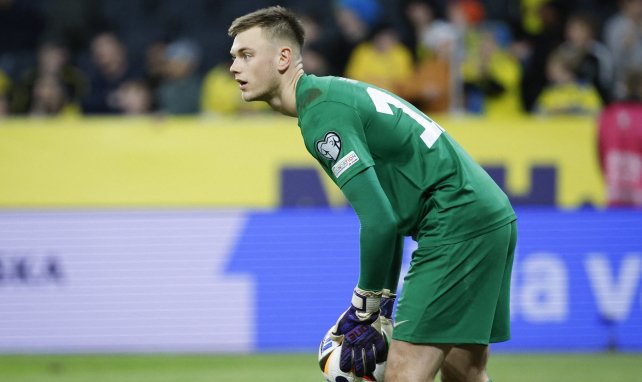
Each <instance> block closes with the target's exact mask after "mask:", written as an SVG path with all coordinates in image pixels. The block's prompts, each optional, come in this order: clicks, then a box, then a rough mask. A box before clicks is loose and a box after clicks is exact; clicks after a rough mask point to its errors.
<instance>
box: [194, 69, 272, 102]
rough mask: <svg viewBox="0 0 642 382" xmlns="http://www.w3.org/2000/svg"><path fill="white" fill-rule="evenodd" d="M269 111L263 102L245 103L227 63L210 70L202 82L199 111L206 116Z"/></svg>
mask: <svg viewBox="0 0 642 382" xmlns="http://www.w3.org/2000/svg"><path fill="white" fill-rule="evenodd" d="M261 110H269V106H268V105H267V104H266V103H264V102H245V101H243V98H241V93H240V92H239V84H238V83H237V82H236V81H235V80H234V76H233V75H232V73H231V72H230V66H229V64H228V63H224V64H219V65H217V66H215V67H214V68H212V69H210V71H208V72H207V75H206V76H205V79H204V80H203V88H202V93H201V111H202V112H203V113H206V114H222V115H223V114H237V113H247V112H256V111H261Z"/></svg>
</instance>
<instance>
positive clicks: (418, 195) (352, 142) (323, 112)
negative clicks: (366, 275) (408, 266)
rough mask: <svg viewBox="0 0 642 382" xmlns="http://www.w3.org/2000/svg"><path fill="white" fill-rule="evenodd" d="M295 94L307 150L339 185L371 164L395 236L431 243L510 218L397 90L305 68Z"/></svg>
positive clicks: (486, 180) (450, 143) (475, 171)
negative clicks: (306, 72) (316, 73)
mask: <svg viewBox="0 0 642 382" xmlns="http://www.w3.org/2000/svg"><path fill="white" fill-rule="evenodd" d="M296 100H297V113H298V118H299V126H300V128H301V134H302V136H303V141H304V143H305V146H306V148H307V149H308V151H309V152H310V154H312V156H314V157H315V158H316V159H317V161H318V162H319V163H320V164H321V167H322V168H323V169H324V170H325V171H326V173H327V174H328V176H330V178H332V180H333V181H334V182H335V183H336V184H337V185H338V186H339V187H344V185H346V184H347V183H348V181H349V180H350V179H352V178H353V177H355V176H356V175H357V174H359V173H361V172H363V171H364V170H365V169H366V168H369V167H373V168H374V171H375V173H376V176H377V179H378V182H379V184H380V186H381V189H382V190H383V192H384V193H385V195H386V197H387V199H388V201H389V203H390V205H391V207H392V210H393V211H394V215H395V217H396V219H397V222H398V232H399V234H400V235H403V236H413V237H414V238H415V239H416V240H418V241H419V244H420V245H423V246H436V245H443V244H449V243H456V242H460V241H462V240H466V239H469V238H472V237H474V236H476V235H479V234H482V233H484V232H488V231H491V230H493V229H495V228H497V227H499V226H501V225H504V224H506V223H508V222H510V221H512V220H514V218H515V216H514V212H513V210H512V208H511V206H510V203H509V201H508V198H507V197H506V195H505V194H504V193H503V192H502V191H501V189H500V188H499V187H498V186H497V185H496V184H495V182H493V180H492V179H491V178H490V177H489V176H488V174H487V173H486V172H485V171H484V170H483V169H482V168H481V167H480V166H479V165H478V164H477V163H475V162H474V161H473V160H472V159H471V158H470V157H469V156H468V155H467V154H466V153H465V152H464V151H463V149H462V148H461V147H460V146H459V145H458V144H457V143H456V142H455V141H454V140H453V139H452V138H451V137H450V136H449V135H448V134H447V133H446V132H445V131H443V129H441V127H440V126H439V125H437V124H436V123H435V122H434V121H432V120H431V119H430V118H428V117H427V116H425V115H424V114H423V113H421V112H420V111H419V110H417V109H416V108H415V107H413V106H412V105H410V104H409V103H407V102H405V101H403V100H402V99H400V98H398V97H397V96H395V95H393V94H391V93H388V92H386V91H384V90H381V89H378V88H375V87H373V86H370V85H367V84H364V83H361V82H358V81H353V80H347V79H342V78H338V77H315V76H313V75H303V76H302V77H301V78H300V79H299V81H298V83H297V90H296ZM391 281H392V279H391Z"/></svg>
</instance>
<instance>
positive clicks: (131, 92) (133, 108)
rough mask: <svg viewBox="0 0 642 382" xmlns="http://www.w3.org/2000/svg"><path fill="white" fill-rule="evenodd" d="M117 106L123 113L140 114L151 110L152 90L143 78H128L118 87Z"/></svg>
mask: <svg viewBox="0 0 642 382" xmlns="http://www.w3.org/2000/svg"><path fill="white" fill-rule="evenodd" d="M116 99H117V107H118V110H119V111H120V113H122V114H125V115H142V114H148V113H150V112H151V111H152V91H151V90H150V89H149V86H148V85H147V83H146V82H145V81H143V80H129V81H126V82H124V83H123V84H121V85H120V86H119V87H118V91H117V93H116Z"/></svg>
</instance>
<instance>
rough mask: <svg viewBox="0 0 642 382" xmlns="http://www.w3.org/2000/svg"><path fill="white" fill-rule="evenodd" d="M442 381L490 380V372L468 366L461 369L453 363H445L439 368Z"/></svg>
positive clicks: (477, 381) (473, 381) (474, 381)
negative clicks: (453, 365)
mask: <svg viewBox="0 0 642 382" xmlns="http://www.w3.org/2000/svg"><path fill="white" fill-rule="evenodd" d="M439 372H440V375H441V382H488V380H489V379H488V374H487V373H486V370H485V369H478V368H466V369H465V370H460V369H457V368H454V367H452V365H447V364H444V365H442V367H441V369H439Z"/></svg>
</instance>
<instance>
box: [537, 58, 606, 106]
mask: <svg viewBox="0 0 642 382" xmlns="http://www.w3.org/2000/svg"><path fill="white" fill-rule="evenodd" d="M576 60H577V58H576V57H572V56H569V53H568V52H567V51H565V50H564V49H558V50H556V51H554V52H553V53H552V54H551V55H550V56H549V58H548V63H547V67H546V76H547V79H548V84H547V85H546V86H545V87H544V89H543V90H542V92H541V93H540V95H539V97H538V98H537V103H536V111H537V112H538V113H540V114H545V115H563V114H565V115H571V114H574V115H580V114H585V115H590V114H597V113H598V111H599V109H600V107H601V101H600V96H599V94H598V92H597V90H596V89H595V87H594V86H593V85H592V84H591V83H585V82H581V81H579V80H578V79H577V77H576V76H575V72H574V71H573V68H574V66H573V64H574V62H576Z"/></svg>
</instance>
